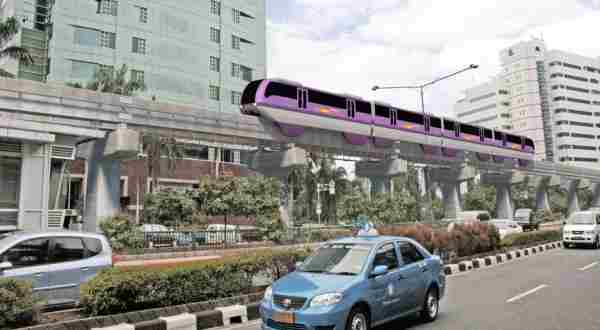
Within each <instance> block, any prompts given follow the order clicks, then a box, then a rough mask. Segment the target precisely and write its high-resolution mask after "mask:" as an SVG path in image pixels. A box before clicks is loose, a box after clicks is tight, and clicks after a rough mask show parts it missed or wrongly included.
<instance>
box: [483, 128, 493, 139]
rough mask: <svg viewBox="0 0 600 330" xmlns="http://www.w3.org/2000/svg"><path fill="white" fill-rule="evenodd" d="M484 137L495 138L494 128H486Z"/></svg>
mask: <svg viewBox="0 0 600 330" xmlns="http://www.w3.org/2000/svg"><path fill="white" fill-rule="evenodd" d="M483 137H485V138H486V139H493V138H494V136H493V134H492V130H491V129H489V128H484V129H483Z"/></svg>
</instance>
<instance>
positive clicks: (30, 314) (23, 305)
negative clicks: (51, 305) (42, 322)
mask: <svg viewBox="0 0 600 330" xmlns="http://www.w3.org/2000/svg"><path fill="white" fill-rule="evenodd" d="M37 302H38V301H37V300H36V299H35V298H34V296H33V286H32V284H31V283H29V282H25V281H18V280H14V279H10V278H6V279H1V278H0V329H5V328H7V329H8V328H14V327H18V326H27V325H31V324H33V323H35V322H37V321H38V319H39V315H38V314H39V304H37Z"/></svg>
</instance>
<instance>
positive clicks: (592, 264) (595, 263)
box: [579, 261, 598, 270]
mask: <svg viewBox="0 0 600 330" xmlns="http://www.w3.org/2000/svg"><path fill="white" fill-rule="evenodd" d="M597 264H598V261H596V262H592V263H591V264H589V265H587V266H585V267H581V268H579V270H588V269H590V268H592V267H594V266H596V265H597Z"/></svg>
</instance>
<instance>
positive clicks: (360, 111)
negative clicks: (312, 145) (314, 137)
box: [241, 79, 372, 144]
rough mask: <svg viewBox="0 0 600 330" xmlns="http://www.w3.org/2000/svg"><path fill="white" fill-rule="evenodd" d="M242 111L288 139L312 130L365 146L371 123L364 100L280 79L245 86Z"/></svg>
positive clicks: (368, 107) (368, 108) (367, 105)
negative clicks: (333, 133)
mask: <svg viewBox="0 0 600 330" xmlns="http://www.w3.org/2000/svg"><path fill="white" fill-rule="evenodd" d="M242 101H243V104H242V107H241V109H242V110H241V111H242V113H245V114H253V115H259V116H261V117H264V118H266V119H268V120H270V121H272V122H273V123H275V124H276V125H277V126H278V127H279V128H280V129H281V132H282V133H283V134H284V135H286V136H288V137H297V136H300V135H301V134H303V133H304V128H306V127H312V128H319V129H324V130H329V131H337V132H340V133H343V134H344V136H345V137H346V140H347V141H348V142H349V143H352V144H365V143H367V142H368V138H369V135H370V128H371V127H370V125H371V122H372V117H371V110H370V106H369V104H368V103H367V102H366V101H363V100H361V99H358V98H349V97H346V96H345V95H337V94H333V93H329V92H324V91H320V90H317V89H312V88H307V87H304V86H302V85H301V84H298V83H295V82H291V81H285V80H280V79H265V80H262V81H257V82H252V83H250V84H248V86H247V87H246V89H245V90H244V94H243V95H242Z"/></svg>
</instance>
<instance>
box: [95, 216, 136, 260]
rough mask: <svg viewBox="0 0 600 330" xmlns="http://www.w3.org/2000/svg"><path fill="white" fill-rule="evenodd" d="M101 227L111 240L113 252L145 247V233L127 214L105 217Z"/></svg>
mask: <svg viewBox="0 0 600 330" xmlns="http://www.w3.org/2000/svg"><path fill="white" fill-rule="evenodd" d="M100 229H101V230H102V233H104V235H106V237H107V238H108V240H109V241H110V246H111V247H112V249H113V250H114V251H113V252H123V251H127V250H136V249H137V250H140V249H142V248H143V247H144V233H142V231H141V230H140V229H139V227H138V226H136V225H135V224H133V223H132V222H131V221H129V218H127V216H125V215H117V216H114V217H109V218H106V219H104V220H103V221H102V222H100Z"/></svg>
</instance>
